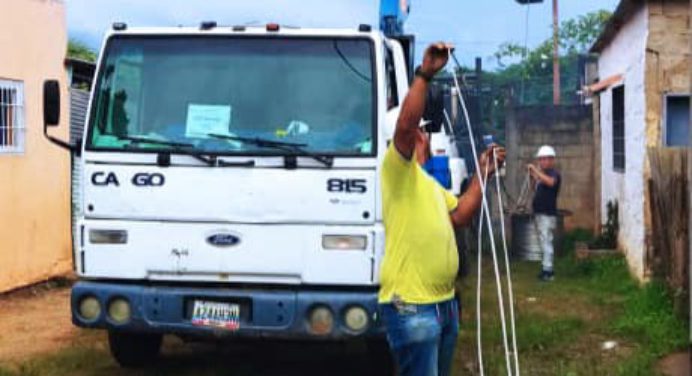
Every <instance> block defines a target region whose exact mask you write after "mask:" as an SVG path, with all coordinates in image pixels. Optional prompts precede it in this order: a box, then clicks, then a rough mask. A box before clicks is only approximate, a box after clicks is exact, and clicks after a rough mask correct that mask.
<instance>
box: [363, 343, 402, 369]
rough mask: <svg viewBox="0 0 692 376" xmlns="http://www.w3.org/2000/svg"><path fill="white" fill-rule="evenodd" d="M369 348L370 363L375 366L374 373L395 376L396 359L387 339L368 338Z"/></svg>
mask: <svg viewBox="0 0 692 376" xmlns="http://www.w3.org/2000/svg"><path fill="white" fill-rule="evenodd" d="M367 349H368V358H369V361H370V364H371V365H372V366H373V371H374V372H373V375H383V376H393V375H394V374H395V373H394V371H395V369H394V359H393V358H392V353H391V352H390V351H389V344H388V343H387V340H386V339H384V338H382V339H369V340H367Z"/></svg>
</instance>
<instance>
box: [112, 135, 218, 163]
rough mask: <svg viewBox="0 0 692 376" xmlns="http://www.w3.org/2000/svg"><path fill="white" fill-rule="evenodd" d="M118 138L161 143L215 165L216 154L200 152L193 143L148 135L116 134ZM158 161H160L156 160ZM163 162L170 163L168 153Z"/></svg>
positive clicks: (137, 141)
mask: <svg viewBox="0 0 692 376" xmlns="http://www.w3.org/2000/svg"><path fill="white" fill-rule="evenodd" d="M116 137H117V138H118V139H119V140H126V141H130V142H131V143H132V144H155V145H163V146H168V147H170V148H171V150H173V151H174V152H176V153H180V154H185V155H189V156H191V157H193V158H195V159H197V160H198V161H201V162H204V163H206V164H207V165H208V166H212V167H213V166H216V165H217V159H216V155H214V154H207V153H200V152H198V151H195V150H193V149H192V148H194V146H195V145H193V144H188V143H184V142H175V141H168V140H158V139H155V138H148V137H141V136H116ZM158 153H159V156H161V153H162V152H161V151H158ZM157 162H159V164H162V163H160V161H157ZM163 164H170V153H169V155H168V162H167V163H163Z"/></svg>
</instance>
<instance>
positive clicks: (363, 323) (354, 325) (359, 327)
mask: <svg viewBox="0 0 692 376" xmlns="http://www.w3.org/2000/svg"><path fill="white" fill-rule="evenodd" d="M368 321H369V320H368V311H366V310H365V309H364V308H363V307H358V306H354V307H351V308H349V309H347V310H346V312H345V313H344V322H345V323H346V327H347V328H348V329H350V330H352V331H354V332H356V333H360V332H362V331H364V330H365V329H366V328H367V327H368Z"/></svg>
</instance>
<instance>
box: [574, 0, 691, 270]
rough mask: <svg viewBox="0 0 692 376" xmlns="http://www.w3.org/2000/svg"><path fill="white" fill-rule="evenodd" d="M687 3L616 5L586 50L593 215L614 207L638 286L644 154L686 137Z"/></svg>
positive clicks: (643, 234) (643, 236) (645, 229)
mask: <svg viewBox="0 0 692 376" xmlns="http://www.w3.org/2000/svg"><path fill="white" fill-rule="evenodd" d="M689 30H690V3H689V1H688V0H648V1H646V0H622V1H621V2H620V4H619V5H618V7H617V9H616V11H615V13H614V14H613V17H612V18H611V19H610V21H609V22H608V24H607V25H606V27H605V29H604V31H603V33H602V34H601V35H600V37H599V38H598V39H597V41H596V42H595V43H594V45H593V47H592V48H591V52H592V53H596V54H598V78H597V79H596V80H595V81H597V82H596V83H594V84H592V85H591V86H589V87H587V91H589V92H591V93H593V102H594V106H593V109H594V120H595V123H596V124H595V131H596V135H597V136H596V137H597V139H598V140H600V147H598V148H597V149H598V150H599V153H600V156H597V158H600V161H601V163H600V166H599V168H600V173H598V174H597V176H600V184H597V189H600V192H597V196H600V214H599V216H600V217H601V219H602V220H603V221H605V219H606V218H605V217H606V213H607V212H606V205H607V203H608V202H614V201H617V203H618V205H619V213H618V217H619V218H618V219H619V224H620V231H619V236H618V247H619V248H621V250H622V251H623V252H624V253H625V254H626V255H627V259H628V262H629V264H630V267H631V269H632V271H633V272H634V274H635V275H637V276H638V277H639V278H645V277H646V275H647V268H648V266H647V265H646V252H647V247H648V246H650V244H651V242H650V239H649V238H648V237H649V236H651V233H650V228H651V227H650V222H651V219H650V218H649V217H650V215H649V213H648V210H649V207H648V202H647V181H648V179H649V177H650V170H649V164H648V154H647V148H650V147H680V146H686V145H688V143H689V130H690V73H689V61H690V60H689V59H690V39H689V38H690V31H689Z"/></svg>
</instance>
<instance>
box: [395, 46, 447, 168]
mask: <svg viewBox="0 0 692 376" xmlns="http://www.w3.org/2000/svg"><path fill="white" fill-rule="evenodd" d="M450 48H452V46H451V45H449V44H445V43H436V44H433V45H430V47H428V49H427V50H425V56H423V64H422V65H421V68H420V69H421V73H422V74H423V75H425V76H426V77H432V76H434V75H435V73H437V72H438V71H439V70H440V69H442V67H444V66H445V64H447V58H448V57H449V49H450ZM427 94H428V82H427V80H426V79H423V78H418V79H416V80H413V83H412V84H411V87H410V88H409V91H408V94H407V95H406V98H405V99H404V102H403V103H402V104H401V111H400V112H399V119H398V120H397V122H396V131H394V146H396V149H397V150H398V151H399V153H401V155H402V156H403V157H404V158H406V159H411V158H412V157H413V154H414V151H415V148H416V137H417V135H418V132H419V130H418V126H419V125H420V120H421V118H422V117H423V110H425V99H426V96H427Z"/></svg>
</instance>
